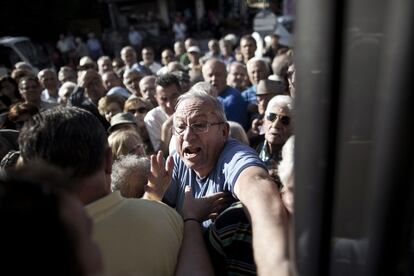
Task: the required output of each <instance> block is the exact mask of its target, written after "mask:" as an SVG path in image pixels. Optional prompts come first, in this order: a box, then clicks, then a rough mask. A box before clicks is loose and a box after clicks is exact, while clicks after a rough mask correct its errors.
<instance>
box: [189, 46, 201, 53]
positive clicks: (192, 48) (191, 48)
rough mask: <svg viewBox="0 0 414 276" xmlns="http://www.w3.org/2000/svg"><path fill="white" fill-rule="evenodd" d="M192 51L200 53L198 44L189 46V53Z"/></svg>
mask: <svg viewBox="0 0 414 276" xmlns="http://www.w3.org/2000/svg"><path fill="white" fill-rule="evenodd" d="M191 52H197V53H200V48H198V46H191V47H190V48H188V50H187V53H191Z"/></svg>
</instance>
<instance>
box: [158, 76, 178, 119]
mask: <svg viewBox="0 0 414 276" xmlns="http://www.w3.org/2000/svg"><path fill="white" fill-rule="evenodd" d="M179 96H180V91H179V90H178V88H177V86H175V84H172V85H170V86H167V87H165V88H164V87H162V86H160V85H158V86H157V87H156V92H155V99H156V100H157V103H158V106H160V107H161V108H162V109H163V110H164V111H165V113H167V114H168V115H169V116H171V115H172V114H174V107H175V103H176V102H177V98H178V97H179Z"/></svg>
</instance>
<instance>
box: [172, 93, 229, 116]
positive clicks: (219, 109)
mask: <svg viewBox="0 0 414 276" xmlns="http://www.w3.org/2000/svg"><path fill="white" fill-rule="evenodd" d="M189 99H199V100H201V101H202V102H205V103H206V104H208V105H209V106H211V107H213V111H214V113H215V114H216V115H217V117H218V119H219V120H220V121H223V122H227V118H226V113H225V112H224V108H223V105H222V104H221V102H220V101H219V100H218V99H217V98H216V97H213V96H210V95H209V94H208V92H207V91H203V90H201V89H196V90H194V89H190V91H188V92H187V93H184V94H182V95H181V96H180V97H178V100H177V104H176V105H175V110H177V108H178V106H179V105H180V104H181V103H182V102H184V101H186V100H189Z"/></svg>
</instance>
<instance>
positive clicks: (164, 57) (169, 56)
mask: <svg viewBox="0 0 414 276" xmlns="http://www.w3.org/2000/svg"><path fill="white" fill-rule="evenodd" d="M173 60H174V53H173V52H172V51H171V50H168V49H167V50H164V51H162V53H161V61H162V64H164V65H168V63H170V62H171V61H173Z"/></svg>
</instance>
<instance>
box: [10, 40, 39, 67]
mask: <svg viewBox="0 0 414 276" xmlns="http://www.w3.org/2000/svg"><path fill="white" fill-rule="evenodd" d="M15 46H16V48H17V49H18V50H19V51H21V52H22V54H23V56H25V57H26V58H27V59H28V60H29V62H30V63H31V64H34V63H35V62H34V61H35V60H36V54H35V49H34V48H33V45H32V43H31V42H30V41H21V42H17V43H16V44H15Z"/></svg>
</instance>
